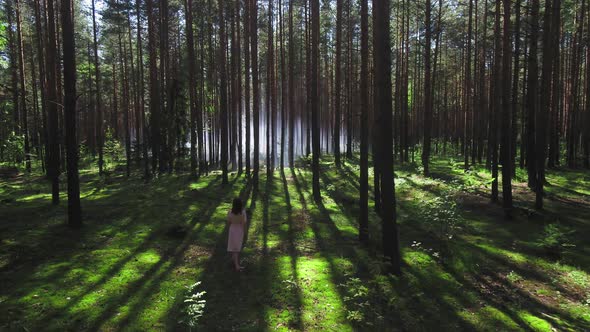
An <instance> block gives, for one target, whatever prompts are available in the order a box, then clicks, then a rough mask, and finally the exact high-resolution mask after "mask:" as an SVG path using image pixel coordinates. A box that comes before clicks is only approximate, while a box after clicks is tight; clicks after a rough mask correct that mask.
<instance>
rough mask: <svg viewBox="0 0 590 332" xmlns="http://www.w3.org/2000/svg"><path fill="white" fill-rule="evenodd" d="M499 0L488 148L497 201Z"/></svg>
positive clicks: (499, 69) (500, 95) (499, 53)
mask: <svg viewBox="0 0 590 332" xmlns="http://www.w3.org/2000/svg"><path fill="white" fill-rule="evenodd" d="M500 4H501V2H500V1H496V12H495V14H494V15H495V22H494V35H495V37H494V66H493V72H492V78H493V82H492V85H491V88H490V90H491V93H490V95H491V98H492V105H491V107H490V130H489V131H490V134H489V136H490V138H489V141H490V143H489V145H488V146H489V149H490V150H491V151H489V152H488V154H489V156H490V159H491V160H490V165H491V168H492V195H491V199H492V202H497V201H498V136H499V133H498V132H499V124H498V122H499V120H502V119H503V116H502V115H503V114H502V113H503V112H502V107H503V106H504V105H502V92H503V88H502V73H503V72H502V34H501V28H500V17H501V12H500V10H501V9H500Z"/></svg>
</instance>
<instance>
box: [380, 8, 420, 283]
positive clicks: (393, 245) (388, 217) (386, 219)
mask: <svg viewBox="0 0 590 332" xmlns="http://www.w3.org/2000/svg"><path fill="white" fill-rule="evenodd" d="M427 6H428V7H429V6H430V1H429V0H427ZM427 12H429V9H427ZM428 16H429V13H427V17H428ZM426 23H427V24H426V26H427V27H430V19H429V18H427V22H426ZM428 34H430V32H428ZM427 40H429V38H427ZM373 45H374V46H373V47H374V52H373V54H374V55H373V57H374V63H375V82H374V84H375V88H374V89H375V90H374V91H375V94H374V100H375V101H374V105H375V110H378V112H379V113H378V117H379V122H380V126H381V130H380V134H381V144H380V145H379V146H380V149H379V154H378V155H377V156H376V157H377V158H378V159H379V161H380V165H381V219H382V233H383V254H384V255H385V256H386V257H388V258H389V260H390V262H391V272H392V273H394V274H396V275H399V274H401V255H400V247H399V235H398V228H397V213H396V202H395V184H394V179H393V125H392V120H393V119H392V114H393V110H392V105H391V100H392V96H391V50H390V33H389V0H373ZM427 45H428V43H427ZM426 48H427V49H429V47H426ZM427 57H429V54H427ZM427 91H430V90H427ZM428 94H429V93H428V92H427V95H428ZM426 161H428V160H426Z"/></svg>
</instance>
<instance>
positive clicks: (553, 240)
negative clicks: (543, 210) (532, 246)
mask: <svg viewBox="0 0 590 332" xmlns="http://www.w3.org/2000/svg"><path fill="white" fill-rule="evenodd" d="M573 232H574V231H573V230H572V229H570V228H569V227H566V226H563V225H561V224H559V223H554V224H549V225H547V226H545V228H544V229H543V233H542V234H541V236H540V238H539V239H538V240H537V242H536V245H537V247H538V248H540V249H542V250H544V251H545V252H546V254H548V255H550V256H556V257H561V254H562V253H563V251H564V250H565V249H567V248H569V247H573V246H574V245H573V244H571V243H570V241H569V240H570V235H571V234H572V233H573Z"/></svg>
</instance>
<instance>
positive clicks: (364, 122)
mask: <svg viewBox="0 0 590 332" xmlns="http://www.w3.org/2000/svg"><path fill="white" fill-rule="evenodd" d="M368 11H369V10H368V0H361V13H360V15H361V82H360V91H359V92H360V95H361V96H360V102H361V105H360V109H361V151H360V178H359V185H360V188H359V191H360V192H359V196H360V202H359V204H360V215H359V241H360V242H361V243H362V244H364V245H365V246H366V245H368V244H369V84H368V79H369V13H368Z"/></svg>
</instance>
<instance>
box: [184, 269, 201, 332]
mask: <svg viewBox="0 0 590 332" xmlns="http://www.w3.org/2000/svg"><path fill="white" fill-rule="evenodd" d="M200 284H201V282H200V281H197V282H196V283H194V284H192V285H190V286H186V288H187V293H186V295H185V297H184V301H183V305H184V306H185V307H184V309H183V318H182V319H181V320H180V321H179V323H183V324H186V325H188V326H189V329H190V328H193V327H196V326H197V324H198V322H199V318H201V317H202V316H203V313H204V312H205V303H206V301H205V300H204V299H203V297H204V295H205V294H206V293H207V292H206V291H201V292H199V291H198V290H197V287H198V286H199V285H200Z"/></svg>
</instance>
